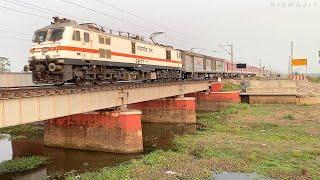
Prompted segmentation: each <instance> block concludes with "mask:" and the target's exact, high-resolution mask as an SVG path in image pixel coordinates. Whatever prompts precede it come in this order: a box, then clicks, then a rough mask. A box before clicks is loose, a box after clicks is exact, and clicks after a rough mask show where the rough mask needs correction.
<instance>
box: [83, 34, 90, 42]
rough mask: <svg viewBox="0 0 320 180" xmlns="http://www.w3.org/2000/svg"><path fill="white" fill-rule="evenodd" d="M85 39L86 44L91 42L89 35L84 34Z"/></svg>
mask: <svg viewBox="0 0 320 180" xmlns="http://www.w3.org/2000/svg"><path fill="white" fill-rule="evenodd" d="M83 39H84V42H89V41H90V35H89V33H86V32H85V33H83Z"/></svg>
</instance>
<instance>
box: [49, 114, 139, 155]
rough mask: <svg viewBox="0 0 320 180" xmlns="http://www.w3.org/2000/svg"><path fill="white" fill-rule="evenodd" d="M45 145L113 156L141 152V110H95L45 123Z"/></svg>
mask: <svg viewBox="0 0 320 180" xmlns="http://www.w3.org/2000/svg"><path fill="white" fill-rule="evenodd" d="M44 143H45V145H46V146H51V147H61V148H70V149H80V150H90V151H104V152H113V153H123V154H129V153H139V152H143V141H142V127H141V111H139V110H113V111H110V110H109V111H96V112H91V113H85V114H78V115H72V116H66V117H62V118H57V119H52V120H49V121H47V123H46V125H45V134H44Z"/></svg>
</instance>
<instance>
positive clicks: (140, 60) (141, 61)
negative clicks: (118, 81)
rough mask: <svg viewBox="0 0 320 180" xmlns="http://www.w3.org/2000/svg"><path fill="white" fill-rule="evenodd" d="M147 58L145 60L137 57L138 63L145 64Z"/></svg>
mask: <svg viewBox="0 0 320 180" xmlns="http://www.w3.org/2000/svg"><path fill="white" fill-rule="evenodd" d="M145 62H146V61H145V60H143V59H136V63H137V64H145Z"/></svg>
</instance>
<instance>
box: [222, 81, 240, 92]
mask: <svg viewBox="0 0 320 180" xmlns="http://www.w3.org/2000/svg"><path fill="white" fill-rule="evenodd" d="M241 90H242V87H241V86H240V85H238V84H233V83H230V82H227V83H224V84H223V87H222V90H221V91H222V92H228V91H241Z"/></svg>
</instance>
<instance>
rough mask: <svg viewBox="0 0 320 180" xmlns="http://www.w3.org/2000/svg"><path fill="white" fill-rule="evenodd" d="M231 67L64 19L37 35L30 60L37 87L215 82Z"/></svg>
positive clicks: (208, 58)
mask: <svg viewBox="0 0 320 180" xmlns="http://www.w3.org/2000/svg"><path fill="white" fill-rule="evenodd" d="M225 67H226V61H225V60H223V59H219V58H213V57H209V56H206V55H201V54H196V53H191V52H188V51H182V50H177V49H174V48H173V47H171V46H164V45H159V44H154V43H151V42H147V41H144V40H143V39H142V38H141V37H140V36H137V35H131V34H129V33H128V34H126V35H123V34H122V33H119V34H117V35H115V34H114V33H113V32H112V31H110V32H106V31H105V30H104V29H103V28H99V27H98V26H97V25H95V24H92V23H86V24H77V23H76V22H75V21H73V20H69V19H65V18H62V19H61V18H58V17H55V18H54V22H53V23H51V25H49V26H47V27H44V28H41V29H39V30H37V31H36V32H35V34H34V38H33V46H32V49H30V56H29V68H30V70H31V71H32V75H33V81H34V82H35V83H37V84H39V83H46V84H58V85H59V84H63V83H65V82H71V83H77V84H84V83H86V82H90V83H93V84H95V83H101V82H105V81H111V82H114V81H119V80H121V81H132V80H173V79H190V78H214V77H217V76H222V75H225V74H226V73H227V72H225Z"/></svg>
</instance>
